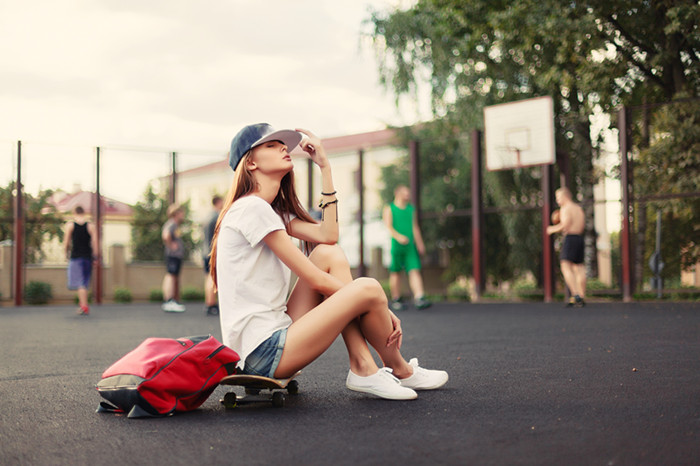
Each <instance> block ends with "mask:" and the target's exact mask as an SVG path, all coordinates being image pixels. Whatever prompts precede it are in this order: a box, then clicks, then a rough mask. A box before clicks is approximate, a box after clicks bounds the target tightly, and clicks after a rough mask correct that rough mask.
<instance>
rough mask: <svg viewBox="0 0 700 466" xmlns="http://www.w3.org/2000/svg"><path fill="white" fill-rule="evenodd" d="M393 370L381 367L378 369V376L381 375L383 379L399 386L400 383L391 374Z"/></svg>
mask: <svg viewBox="0 0 700 466" xmlns="http://www.w3.org/2000/svg"><path fill="white" fill-rule="evenodd" d="M393 372H394V370H393V369H391V368H390V367H382V368H381V369H379V374H381V376H382V377H384V378H385V379H389V380H391V381H392V382H394V383H397V384H399V385H401V381H400V380H399V379H397V378H396V376H395V375H394V374H393Z"/></svg>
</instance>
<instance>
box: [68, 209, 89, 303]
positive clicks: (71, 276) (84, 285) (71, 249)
mask: <svg viewBox="0 0 700 466" xmlns="http://www.w3.org/2000/svg"><path fill="white" fill-rule="evenodd" d="M63 247H64V249H65V251H66V256H68V257H69V261H68V289H69V290H78V306H79V307H78V314H79V315H83V316H87V315H89V314H90V306H89V303H88V287H89V286H90V278H91V277H92V262H93V260H95V258H96V257H97V254H96V252H97V231H96V229H95V225H93V224H92V223H89V222H88V221H87V218H86V217H85V209H83V207H82V206H76V207H75V209H73V220H72V221H70V222H68V223H66V226H65V228H64V236H63Z"/></svg>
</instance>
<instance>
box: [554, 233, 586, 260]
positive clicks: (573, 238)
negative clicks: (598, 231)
mask: <svg viewBox="0 0 700 466" xmlns="http://www.w3.org/2000/svg"><path fill="white" fill-rule="evenodd" d="M559 260H563V261H569V262H573V263H574V264H582V263H583V236H581V235H566V236H565V237H564V244H563V245H562V247H561V253H560V254H559Z"/></svg>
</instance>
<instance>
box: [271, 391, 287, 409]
mask: <svg viewBox="0 0 700 466" xmlns="http://www.w3.org/2000/svg"><path fill="white" fill-rule="evenodd" d="M272 406H274V407H275V408H281V407H283V406H284V393H282V392H275V393H273V394H272Z"/></svg>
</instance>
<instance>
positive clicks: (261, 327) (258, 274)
mask: <svg viewBox="0 0 700 466" xmlns="http://www.w3.org/2000/svg"><path fill="white" fill-rule="evenodd" d="M284 229H285V226H284V222H283V221H282V219H281V218H280V216H279V215H277V213H276V212H275V211H274V210H273V209H272V206H270V204H268V203H267V202H265V201H264V200H263V199H261V198H259V197H258V196H254V195H251V196H246V197H242V198H240V199H238V200H237V201H236V202H234V203H233V205H232V206H231V208H230V209H229V210H228V212H226V215H225V216H224V218H223V219H222V221H221V228H220V230H219V239H218V243H217V254H216V273H217V282H218V290H219V307H220V311H219V312H220V313H219V316H220V320H221V335H222V338H223V340H224V344H225V345H226V346H228V347H230V348H232V349H233V350H234V351H236V352H237V353H238V355H239V356H240V357H241V362H240V363H239V365H240V366H241V367H243V366H244V364H245V358H246V357H248V355H249V354H250V353H251V352H252V351H253V350H254V349H255V348H257V347H258V345H260V343H262V342H263V341H265V340H266V339H268V338H269V337H270V336H271V335H272V334H273V333H274V332H276V331H277V330H280V329H283V328H287V327H289V326H290V325H291V324H292V319H291V318H290V317H289V316H288V315H287V313H286V312H285V311H286V310H287V292H288V290H289V282H290V279H291V272H290V270H289V268H288V267H287V266H286V265H285V264H284V263H283V262H282V261H281V260H280V259H279V258H277V256H276V255H275V254H274V253H273V252H272V250H271V249H270V248H268V247H267V245H266V244H265V242H264V241H263V238H265V236H267V235H268V234H269V233H271V232H273V231H276V230H284Z"/></svg>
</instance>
